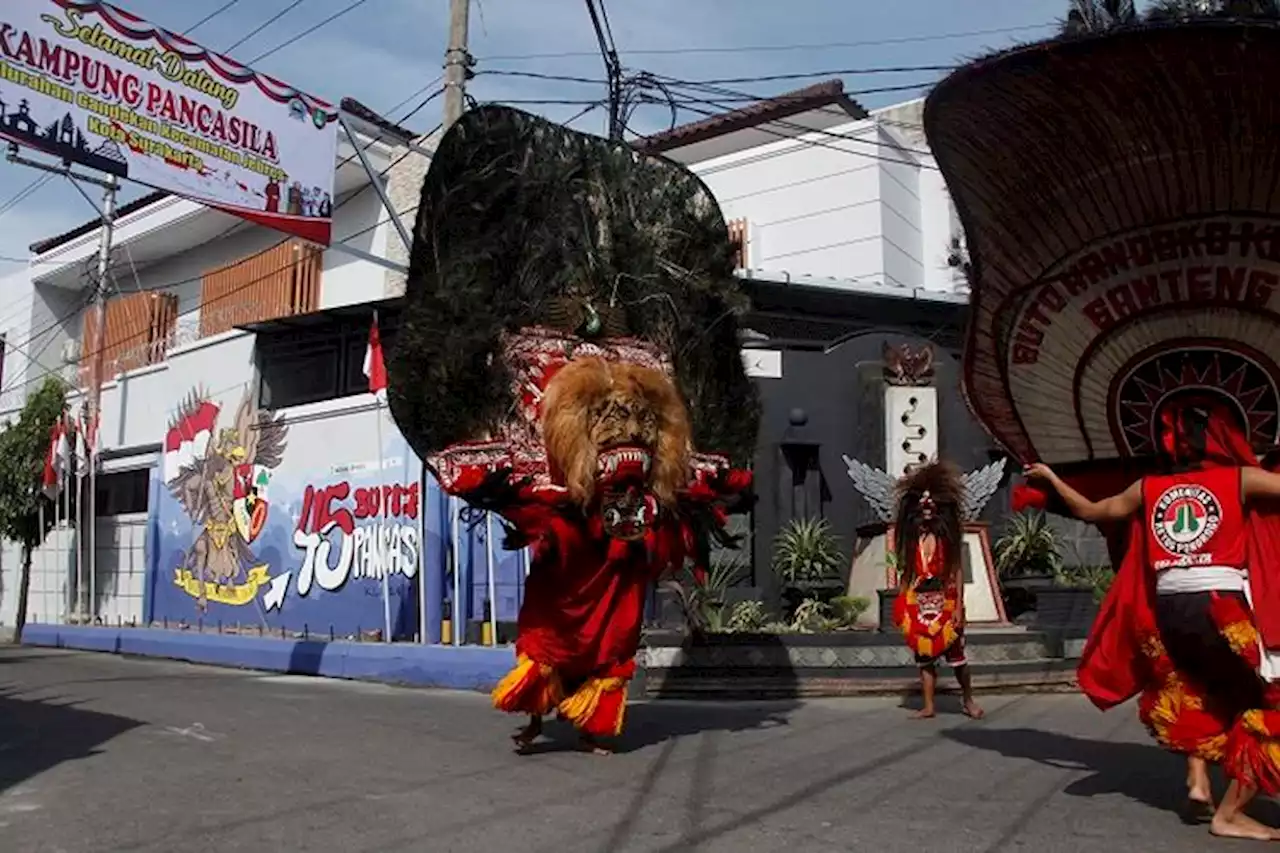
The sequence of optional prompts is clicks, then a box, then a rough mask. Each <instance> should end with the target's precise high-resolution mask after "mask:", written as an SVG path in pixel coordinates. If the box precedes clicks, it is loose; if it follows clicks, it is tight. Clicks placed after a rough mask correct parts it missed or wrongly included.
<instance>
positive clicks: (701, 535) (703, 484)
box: [432, 329, 751, 736]
mask: <svg viewBox="0 0 1280 853" xmlns="http://www.w3.org/2000/svg"><path fill="white" fill-rule="evenodd" d="M505 352H506V360H507V363H508V364H509V365H510V367H511V369H512V371H513V374H514V381H515V383H516V384H517V387H519V388H521V389H522V390H523V391H524V393H523V394H522V395H521V398H520V399H521V405H520V408H519V410H518V412H517V413H516V417H514V418H512V419H511V421H510V422H509V423H507V424H506V425H504V426H503V428H502V430H501V433H500V435H499V437H498V440H497V441H492V442H477V443H471V444H464V445H458V446H455V447H452V448H449V449H448V450H446V451H445V452H444V453H443V454H441V455H440V456H438V457H436V458H434V459H433V460H432V463H433V467H434V468H435V470H437V471H438V472H440V482H441V486H442V488H443V489H444V490H445V491H446V492H448V493H449V494H452V495H456V496H458V497H460V498H462V499H463V500H465V501H467V502H468V503H470V504H472V505H473V506H477V507H480V508H483V509H489V510H493V511H494V512H497V513H498V514H500V515H501V516H502V517H503V518H504V519H505V520H506V521H507V522H508V523H509V525H510V526H511V527H512V528H514V531H515V533H516V534H517V536H518V537H519V538H520V539H522V540H524V541H527V542H529V543H530V544H531V547H532V549H533V559H532V561H531V565H530V570H529V576H528V579H527V581H526V583H525V589H524V601H523V603H522V604H521V607H520V616H519V625H518V638H517V640H516V655H517V662H516V666H515V668H513V669H512V670H511V672H510V673H508V675H507V676H506V677H505V678H504V679H503V680H502V681H501V683H499V685H498V686H497V687H496V688H495V689H494V691H493V703H494V706H495V707H496V708H498V709H499V710H502V711H507V712H511V713H523V714H529V715H531V716H542V715H545V714H548V713H551V712H552V711H555V712H556V713H557V714H558V715H559V716H561V717H563V718H564V719H567V720H568V721H570V722H572V723H573V724H574V725H575V726H576V727H577V728H578V729H579V730H580V731H582V732H585V733H586V734H589V735H592V736H613V735H617V734H620V733H621V731H622V725H623V718H624V712H625V708H626V692H627V691H626V688H627V685H628V683H629V681H630V679H631V678H632V676H633V675H634V673H635V655H636V651H637V649H638V648H639V644H640V634H641V628H642V621H643V617H644V607H645V601H646V599H647V596H648V592H649V590H650V588H651V585H652V584H653V583H654V582H655V581H657V580H658V579H659V578H660V577H661V576H662V575H663V574H664V573H667V572H670V571H675V570H678V569H679V568H680V567H681V566H683V565H684V563H685V562H686V560H690V559H691V560H693V561H694V562H695V564H697V565H699V566H704V561H705V554H706V547H707V537H708V536H709V535H715V533H716V532H717V531H719V530H720V529H721V528H723V526H724V524H725V522H726V521H727V514H726V510H725V507H726V506H727V505H728V504H732V503H734V502H735V501H736V500H737V499H738V498H739V497H740V496H742V495H743V494H744V493H745V492H746V491H747V490H748V489H749V487H750V484H751V475H750V474H749V473H748V472H744V471H736V470H731V469H730V468H729V466H728V462H727V461H726V460H725V459H723V458H722V457H718V456H710V455H705V454H694V455H693V456H692V457H691V459H690V469H689V472H688V478H687V481H686V482H685V484H684V485H683V487H682V488H681V489H680V490H679V492H678V494H677V495H676V501H675V503H674V505H673V506H667V507H664V506H661V505H659V502H658V501H657V500H656V498H655V497H654V495H653V494H652V493H651V492H650V490H649V489H650V484H649V482H648V481H647V479H646V478H647V476H648V473H649V470H650V468H651V467H652V468H654V469H655V470H656V469H657V468H658V466H660V464H661V462H660V460H659V459H654V458H651V457H650V454H649V451H647V450H642V449H629V448H628V449H620V450H603V451H602V452H600V454H599V458H598V459H597V460H596V464H595V466H594V467H593V470H596V471H597V474H596V477H595V481H596V484H597V487H598V488H597V490H596V497H595V498H594V499H593V500H592V501H591V503H590V504H588V505H587V506H585V507H584V506H583V505H582V504H581V503H580V502H579V500H577V499H576V498H575V496H574V495H573V494H572V493H571V491H570V489H569V488H568V487H567V486H566V485H565V477H564V473H563V470H562V469H565V468H569V467H572V466H571V461H569V460H558V461H553V460H551V459H549V458H548V453H547V450H546V449H545V446H546V445H547V443H548V439H547V436H546V435H545V433H546V432H547V429H548V427H547V426H546V421H547V419H548V418H549V417H551V416H552V413H551V412H549V411H547V406H548V403H549V401H551V402H550V405H552V406H556V405H561V401H563V397H560V396H557V395H556V393H555V389H554V388H553V383H554V381H555V379H556V377H557V376H558V375H560V372H561V371H562V370H564V369H565V367H566V366H567V365H569V364H571V363H573V360H574V359H577V360H579V362H581V361H583V360H592V359H594V360H595V361H600V362H607V363H609V364H611V365H614V369H615V370H622V371H626V370H629V369H630V370H634V369H641V370H644V371H647V373H646V374H645V375H647V376H650V377H656V376H658V375H661V374H663V373H664V372H665V363H664V361H663V359H662V358H661V356H660V354H658V353H657V351H656V350H654V348H652V347H650V346H647V345H644V344H643V343H642V342H637V341H628V340H621V341H618V340H614V341H610V340H603V341H599V342H589V341H586V340H582V339H579V338H576V337H574V336H571V335H566V334H564V333H561V332H556V331H553V330H549V329H529V330H525V331H524V332H523V333H522V334H520V335H513V336H511V337H510V338H509V339H508V341H507V344H506V347H505ZM663 381H666V380H663ZM578 402H580V401H578ZM660 443H661V442H659V444H660ZM577 449H578V450H579V451H580V452H584V453H585V452H594V448H593V449H592V450H591V451H588V450H587V448H585V447H579V448H577ZM660 452H661V450H660V449H657V450H655V453H660ZM622 528H625V530H623V529H622Z"/></svg>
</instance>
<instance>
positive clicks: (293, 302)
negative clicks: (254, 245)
mask: <svg viewBox="0 0 1280 853" xmlns="http://www.w3.org/2000/svg"><path fill="white" fill-rule="evenodd" d="M323 255H324V252H323V250H321V249H320V248H318V247H316V246H312V245H310V244H309V243H302V242H299V241H296V240H290V241H288V242H285V243H281V244H279V245H277V246H273V247H272V248H270V249H266V250H265V251H262V252H258V253H257V254H256V255H250V256H249V257H247V258H245V259H243V260H240V261H236V262H235V263H233V264H228V265H227V266H225V267H221V268H219V269H216V270H213V271H212V272H208V273H205V275H204V279H203V280H202V281H201V283H200V336H201V337H208V336H210V335H216V334H219V333H221V332H225V331H228V330H230V329H233V328H235V327H236V326H241V325H244V324H246V323H260V322H262V321H264V320H274V319H275V318H277V317H288V316H291V315H294V314H307V313H309V312H311V311H315V310H316V308H317V307H318V306H319V304H320V273H321V270H322V258H323ZM206 309H213V310H209V311H206Z"/></svg>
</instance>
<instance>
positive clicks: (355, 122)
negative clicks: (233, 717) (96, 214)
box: [0, 101, 425, 627]
mask: <svg viewBox="0 0 1280 853" xmlns="http://www.w3.org/2000/svg"><path fill="white" fill-rule="evenodd" d="M343 110H344V113H345V117H346V119H347V121H348V122H349V123H350V125H351V126H352V128H353V129H354V131H355V135H356V137H357V139H358V141H359V144H360V148H361V149H362V151H363V152H364V155H365V156H366V157H367V158H368V160H369V161H370V164H371V166H372V168H373V170H374V171H376V172H380V173H385V172H387V171H389V169H390V168H391V167H392V166H393V165H394V164H395V163H396V162H397V160H399V161H400V162H405V161H407V160H414V159H425V158H423V157H422V155H421V154H418V153H414V152H411V151H408V150H406V148H405V145H406V143H409V142H410V141H411V140H412V139H413V138H414V135H413V134H412V133H410V132H408V131H406V130H404V129H402V128H398V127H395V126H393V125H391V124H390V123H388V122H386V121H385V120H383V119H381V118H379V117H378V116H376V115H374V114H372V113H371V112H370V111H368V110H367V109H365V108H364V107H362V106H360V105H359V104H358V103H355V102H352V101H344V102H343ZM377 179H378V180H379V182H380V183H382V184H383V185H384V186H385V183H386V178H385V177H383V176H381V175H380V176H378V178H377ZM334 180H335V186H334V197H335V202H334V213H333V245H332V246H331V247H330V248H328V249H327V250H324V249H321V248H319V247H316V246H314V245H311V244H308V243H306V242H305V241H302V240H297V239H291V238H289V237H287V235H284V234H282V233H280V232H277V231H273V230H269V229H267V228H265V227H262V226H259V225H255V224H253V223H250V222H246V221H245V220H243V219H241V218H239V217H236V216H233V215H231V214H227V213H223V212H220V211H218V210H215V209H212V208H209V207H206V206H204V205H201V204H198V203H195V202H192V201H187V200H185V199H182V198H179V197H176V196H172V195H168V194H166V193H163V192H154V193H150V194H148V195H146V196H143V197H142V198H139V199H138V200H136V201H134V202H132V203H130V204H127V205H124V206H122V207H121V208H120V210H119V211H118V215H117V218H116V226H115V235H114V240H113V249H112V255H111V273H112V274H111V282H110V284H111V290H112V292H111V298H110V300H109V302H108V308H107V318H106V334H105V360H106V369H105V371H104V376H106V377H107V381H106V383H105V385H104V388H103V397H102V422H101V424H100V445H99V446H100V448H101V458H102V468H101V471H102V473H101V474H100V476H99V486H98V511H99V517H100V522H99V525H98V529H97V544H96V550H97V552H98V560H97V562H98V577H97V578H96V582H95V583H94V584H93V586H94V591H95V593H96V597H97V599H98V605H97V608H96V610H97V612H98V614H99V615H100V617H101V618H102V619H103V620H104V621H108V622H111V623H115V622H116V621H117V620H119V621H123V622H126V623H128V622H132V621H140V620H142V618H143V599H144V574H145V571H144V570H145V561H144V559H143V550H144V545H145V542H146V539H147V535H148V530H147V527H148V524H147V522H148V517H149V516H148V513H149V509H150V510H152V515H154V509H155V508H154V506H152V504H153V503H154V499H155V497H156V495H155V494H152V493H151V492H152V490H151V488H150V485H149V484H150V481H151V471H152V470H153V469H154V468H156V467H157V466H158V465H160V464H162V462H163V458H162V457H163V452H164V449H165V448H164V446H163V445H164V442H165V440H166V435H167V432H168V429H169V424H170V420H171V418H172V417H173V415H174V413H175V411H176V410H177V408H178V407H179V405H180V404H181V403H182V402H183V401H184V400H185V399H187V398H188V397H189V396H190V395H191V394H192V393H193V392H195V391H196V389H199V392H200V394H201V396H202V397H203V398H204V399H208V400H210V401H212V402H214V403H215V404H216V405H219V406H220V407H221V410H222V411H221V420H220V422H219V427H220V428H223V427H228V426H230V425H231V424H230V423H229V422H230V421H231V420H232V417H233V415H234V413H235V411H236V408H237V406H238V405H239V403H240V402H241V400H242V399H245V398H246V395H247V398H248V399H251V400H252V401H253V402H254V404H255V405H260V406H261V407H262V408H264V409H270V410H273V411H274V412H275V413H276V414H277V415H281V416H283V417H285V418H286V419H287V420H288V421H289V423H290V429H289V432H290V434H289V454H290V456H291V457H295V456H297V457H305V458H314V459H315V460H316V461H317V463H319V462H322V461H323V460H325V459H332V460H333V461H334V462H335V463H339V464H351V463H352V462H355V461H359V460H360V459H363V458H364V457H372V456H373V455H375V452H376V451H375V449H374V448H373V447H372V446H369V447H362V448H354V449H355V451H356V452H355V456H353V457H352V458H350V459H348V458H338V457H340V456H341V453H335V451H336V450H339V449H346V448H351V447H352V446H353V445H352V444H351V443H352V442H354V441H355V437H356V436H363V435H366V434H371V433H372V420H371V418H372V417H373V414H374V413H373V410H372V401H373V398H372V397H371V396H370V395H369V394H368V393H367V380H365V378H364V376H363V375H362V372H361V366H362V360H363V357H364V351H365V346H366V342H367V336H368V329H369V321H370V315H371V313H372V310H373V308H374V307H376V306H377V304H378V302H379V300H381V299H382V296H383V290H384V278H385V275H386V269H385V267H384V266H381V265H379V264H377V263H375V262H373V261H371V260H366V259H364V258H365V257H372V258H386V257H387V256H388V254H389V252H390V251H391V249H390V248H389V244H390V243H392V242H399V240H400V238H399V236H398V235H397V233H396V231H395V229H394V227H393V226H392V224H391V221H390V216H389V214H388V213H387V212H386V210H385V208H384V206H383V204H382V203H381V201H380V199H379V194H378V192H376V191H374V190H373V187H372V183H371V180H370V175H369V173H368V172H367V171H366V170H365V169H364V168H363V166H362V165H361V162H360V159H359V158H358V157H357V156H356V150H355V149H354V148H353V146H352V145H351V143H350V141H349V140H347V139H346V137H345V135H344V134H339V146H338V161H337V164H336V174H335V179H334ZM402 212H403V211H402ZM405 218H407V219H408V220H409V221H410V222H411V221H412V212H411V211H410V212H408V213H407V214H406V217H405ZM99 238H100V226H99V223H98V222H97V221H96V220H95V221H89V222H86V223H85V224H83V225H82V226H80V227H78V228H76V229H73V230H71V231H69V232H67V233H65V234H60V235H57V236H53V237H50V238H48V239H45V240H42V241H40V242H39V243H37V244H35V245H33V246H32V257H31V264H30V266H29V267H28V268H26V269H24V270H22V271H21V272H19V273H15V274H14V275H12V276H10V277H8V278H6V279H5V280H3V282H0V287H3V292H4V293H5V294H6V295H5V303H6V305H7V306H10V307H9V308H8V309H7V311H6V312H5V316H4V318H3V321H4V323H5V326H4V328H0V335H2V336H3V339H4V341H5V347H4V363H3V394H2V395H0V419H7V418H8V417H10V416H12V415H13V414H14V413H15V412H16V411H18V410H20V409H21V407H22V405H23V402H24V401H25V397H26V393H27V391H28V390H29V389H31V388H33V387H37V386H38V385H39V384H40V383H41V382H42V381H44V380H45V379H46V378H47V377H49V376H60V377H62V378H63V379H65V380H67V381H68V382H69V383H70V384H71V385H72V387H73V388H82V387H83V386H84V384H85V382H86V381H87V377H88V375H89V367H90V364H89V362H90V359H91V355H92V353H93V352H94V351H95V350H96V349H97V347H96V344H95V342H94V340H93V338H94V337H95V333H96V327H95V326H94V324H93V319H94V316H95V315H94V312H93V311H91V310H86V307H87V305H88V304H89V301H90V299H91V296H92V294H91V290H90V288H89V286H88V285H89V284H90V279H91V274H92V272H93V269H94V268H93V263H94V260H95V256H96V252H97V250H98V244H99ZM353 250H354V251H353ZM298 317H302V318H305V320H303V321H300V322H299V324H298V325H296V326H293V325H290V326H286V325H285V324H286V323H287V322H288V321H289V318H298ZM383 323H384V325H386V324H387V321H385V320H384V321H383ZM251 329H253V330H256V331H253V330H251ZM390 332H391V333H392V334H393V332H394V330H393V329H391V330H390ZM80 393H81V392H79V391H74V392H73V393H72V395H71V404H72V406H73V407H74V406H76V404H77V403H78V398H79V396H80ZM344 441H345V442H347V445H346V446H345V447H344V445H343V442H344ZM153 520H154V519H153ZM153 535H154V534H153ZM86 539H87V537H86ZM69 546H70V536H69V533H68V532H67V531H66V530H65V528H64V529H62V530H61V531H60V532H58V533H55V535H54V536H52V537H51V538H50V539H49V540H48V541H47V543H46V546H45V547H44V548H43V549H42V550H41V551H39V552H37V554H36V555H35V558H34V562H33V577H32V585H31V592H30V597H29V601H28V618H31V619H37V618H38V619H39V620H40V621H45V622H51V621H59V620H61V619H65V618H67V616H68V613H67V610H68V607H69V605H68V604H67V602H69V601H71V600H72V597H73V593H72V592H71V590H70V588H69V587H70V585H73V584H74V583H75V579H76V577H77V569H76V560H75V557H74V555H73V553H72V551H71V548H70V547H69ZM82 547H83V548H86V549H87V547H88V544H87V542H86V543H84V544H83V545H82ZM18 558H19V550H18V548H17V546H16V545H14V544H12V543H6V544H5V547H3V549H0V572H2V573H3V574H2V576H0V626H4V625H12V624H13V616H14V613H15V611H16V606H17V602H16V596H15V594H14V593H15V592H16V590H17V589H18ZM81 559H82V561H84V558H83V557H82V558H81ZM85 562H87V561H85ZM87 585H88V584H87V581H86V586H87ZM84 594H85V595H87V594H88V589H86V590H85V591H84ZM370 627H376V626H374V625H370Z"/></svg>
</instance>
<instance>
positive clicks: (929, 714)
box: [911, 708, 938, 720]
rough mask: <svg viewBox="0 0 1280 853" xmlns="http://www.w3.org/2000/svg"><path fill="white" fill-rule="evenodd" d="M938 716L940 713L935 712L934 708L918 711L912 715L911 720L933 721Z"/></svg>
mask: <svg viewBox="0 0 1280 853" xmlns="http://www.w3.org/2000/svg"><path fill="white" fill-rule="evenodd" d="M936 716H938V712H937V711H935V710H934V709H932V708H921V709H920V710H919V711H916V712H915V713H914V714H912V715H911V719H913V720H932V719H933V718H934V717H936Z"/></svg>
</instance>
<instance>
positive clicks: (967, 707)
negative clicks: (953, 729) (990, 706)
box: [961, 698, 987, 720]
mask: <svg viewBox="0 0 1280 853" xmlns="http://www.w3.org/2000/svg"><path fill="white" fill-rule="evenodd" d="M961 707H962V708H963V710H964V715H965V716H966V717H968V718H969V719H971V720H981V719H982V718H983V717H985V716H986V715H987V712H986V711H984V710H982V707H981V706H980V705H979V704H978V703H977V702H975V701H973V699H972V698H969V699H966V700H964V705H962V706H961Z"/></svg>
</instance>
